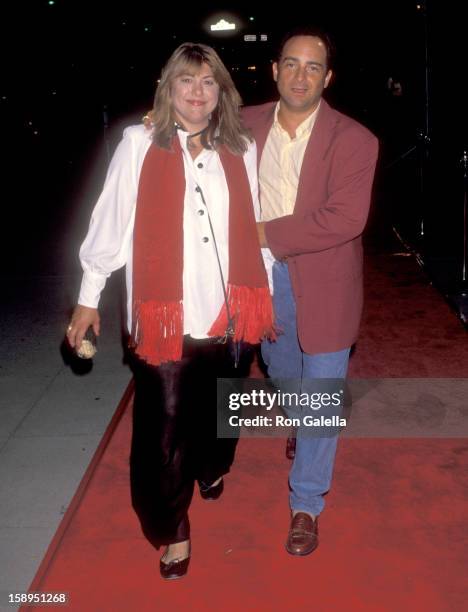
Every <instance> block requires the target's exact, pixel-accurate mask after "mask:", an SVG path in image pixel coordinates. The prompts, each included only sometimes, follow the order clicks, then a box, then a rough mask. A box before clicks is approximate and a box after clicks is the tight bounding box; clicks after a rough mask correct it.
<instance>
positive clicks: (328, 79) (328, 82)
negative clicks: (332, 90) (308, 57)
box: [323, 70, 333, 89]
mask: <svg viewBox="0 0 468 612" xmlns="http://www.w3.org/2000/svg"><path fill="white" fill-rule="evenodd" d="M332 77H333V70H329V71H328V72H327V74H326V76H325V84H324V86H323V88H324V89H326V88H327V87H328V86H329V85H330V81H331V80H332Z"/></svg>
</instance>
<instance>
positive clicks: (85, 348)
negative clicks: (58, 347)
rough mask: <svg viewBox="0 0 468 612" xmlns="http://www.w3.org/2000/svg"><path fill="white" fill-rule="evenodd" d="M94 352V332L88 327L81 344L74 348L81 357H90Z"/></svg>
mask: <svg viewBox="0 0 468 612" xmlns="http://www.w3.org/2000/svg"><path fill="white" fill-rule="evenodd" d="M96 353H97V348H96V334H95V333H94V331H93V328H92V327H88V331H87V332H86V333H85V335H84V338H83V341H82V343H81V345H80V346H79V347H78V348H77V349H76V354H77V355H78V357H81V359H92V358H93V357H94V355H95V354H96Z"/></svg>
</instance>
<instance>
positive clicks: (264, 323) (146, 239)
mask: <svg viewBox="0 0 468 612" xmlns="http://www.w3.org/2000/svg"><path fill="white" fill-rule="evenodd" d="M240 104H241V100H240V97H239V94H238V92H237V90H236V88H235V86H234V83H233V81H232V79H231V77H230V75H229V72H228V71H227V69H226V67H225V66H224V65H223V63H222V61H221V60H220V58H219V57H218V55H217V54H216V52H215V51H214V50H213V49H212V48H211V47H208V46H206V45H202V44H192V43H185V44H183V45H181V46H180V47H178V48H177V49H176V50H175V51H174V53H173V54H172V56H171V57H170V59H169V60H168V62H167V64H166V66H165V67H164V68H163V71H162V75H161V79H160V83H159V85H158V87H157V90H156V95H155V102H154V108H153V110H152V112H151V113H150V117H149V118H148V119H147V121H146V122H145V125H139V126H132V127H129V128H127V129H126V130H125V132H124V137H123V140H122V141H121V142H120V144H119V145H118V147H117V150H116V152H115V154H114V157H113V159H112V161H111V163H110V167H109V170H108V174H107V178H106V182H105V185H104V188H103V191H102V193H101V196H100V198H99V200H98V202H97V204H96V207H95V209H94V212H93V215H92V219H91V224H90V228H89V231H88V234H87V236H86V239H85V241H84V243H83V245H82V247H81V250H80V259H81V263H82V267H83V270H84V274H83V280H82V285H81V291H80V295H79V299H78V305H77V306H76V308H75V310H74V313H73V316H72V319H71V322H70V325H69V328H68V331H67V337H68V340H69V342H70V344H71V346H72V347H79V346H80V344H81V342H82V340H83V336H84V334H85V332H86V330H87V329H88V328H89V327H90V326H91V327H92V328H93V329H94V331H95V333H96V334H99V327H100V320H99V312H98V309H97V307H98V301H99V296H100V294H101V291H102V289H103V288H104V285H105V281H106V278H107V277H108V276H109V275H110V274H111V273H112V272H113V271H114V270H116V269H118V268H120V267H122V266H126V281H127V297H128V328H129V332H130V337H131V344H132V346H133V349H134V354H135V363H134V376H135V399H134V419H133V436H132V448H131V458H130V475H131V493H132V504H133V507H134V509H135V511H136V513H137V515H138V517H139V519H140V522H141V526H142V529H143V532H144V534H145V536H146V537H147V539H148V540H149V541H150V542H151V544H153V546H155V547H156V548H158V549H159V548H160V547H161V546H165V547H166V548H165V552H164V554H163V556H162V557H161V560H160V572H161V575H162V577H163V578H166V579H174V578H179V577H181V576H183V575H185V574H186V572H187V569H188V565H189V560H190V554H191V550H190V523H189V519H188V509H189V506H190V502H191V499H192V495H193V490H194V482H195V481H198V483H199V488H200V493H201V495H202V497H203V498H204V499H207V500H214V499H217V498H218V497H219V496H220V495H221V493H222V491H223V486H224V481H223V475H224V474H226V473H227V472H228V471H229V469H230V466H231V464H232V461H233V458H234V451H235V444H236V440H235V439H225V440H222V439H217V438H216V379H217V378H218V377H234V376H238V375H239V374H240V375H242V374H244V375H245V373H246V367H247V366H246V364H245V363H243V362H242V359H241V362H240V364H237V363H235V362H236V361H237V358H236V357H235V356H233V350H232V347H233V346H238V344H237V343H238V342H240V341H243V342H245V343H256V342H258V341H260V339H262V338H263V337H265V336H271V328H272V306H271V301H270V295H269V290H268V284H267V277H266V273H265V270H264V267H263V263H262V258H261V253H260V247H259V243H258V238H257V233H256V226H255V207H256V206H258V193H257V174H256V168H257V166H256V149H255V144H254V143H253V142H252V140H251V138H250V137H249V134H248V133H247V131H246V130H245V128H243V127H242V125H241V122H240V118H239V108H240ZM223 338H224V339H226V338H229V339H230V340H233V341H234V344H233V342H231V341H228V342H220V340H223ZM234 352H235V351H234ZM235 365H239V366H240V367H235Z"/></svg>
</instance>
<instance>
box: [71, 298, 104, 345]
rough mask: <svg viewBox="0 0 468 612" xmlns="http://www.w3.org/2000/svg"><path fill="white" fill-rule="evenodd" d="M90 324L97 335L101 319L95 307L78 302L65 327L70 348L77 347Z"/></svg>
mask: <svg viewBox="0 0 468 612" xmlns="http://www.w3.org/2000/svg"><path fill="white" fill-rule="evenodd" d="M90 325H91V327H92V328H93V331H94V333H95V334H96V336H99V331H100V328H101V319H100V316H99V311H98V309H97V308H89V307H88V306H82V305H81V304H78V305H77V306H76V307H75V310H74V311H73V314H72V318H71V321H70V325H69V326H68V328H67V339H68V342H69V343H70V346H71V347H72V348H79V347H80V346H81V343H82V342H83V337H84V335H85V333H86V332H87V330H88V327H89V326H90Z"/></svg>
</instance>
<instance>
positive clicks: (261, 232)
mask: <svg viewBox="0 0 468 612" xmlns="http://www.w3.org/2000/svg"><path fill="white" fill-rule="evenodd" d="M257 233H258V241H259V242H260V246H261V248H262V249H263V248H264V247H267V246H268V243H267V239H266V235H265V222H264V221H260V222H259V223H257Z"/></svg>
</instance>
